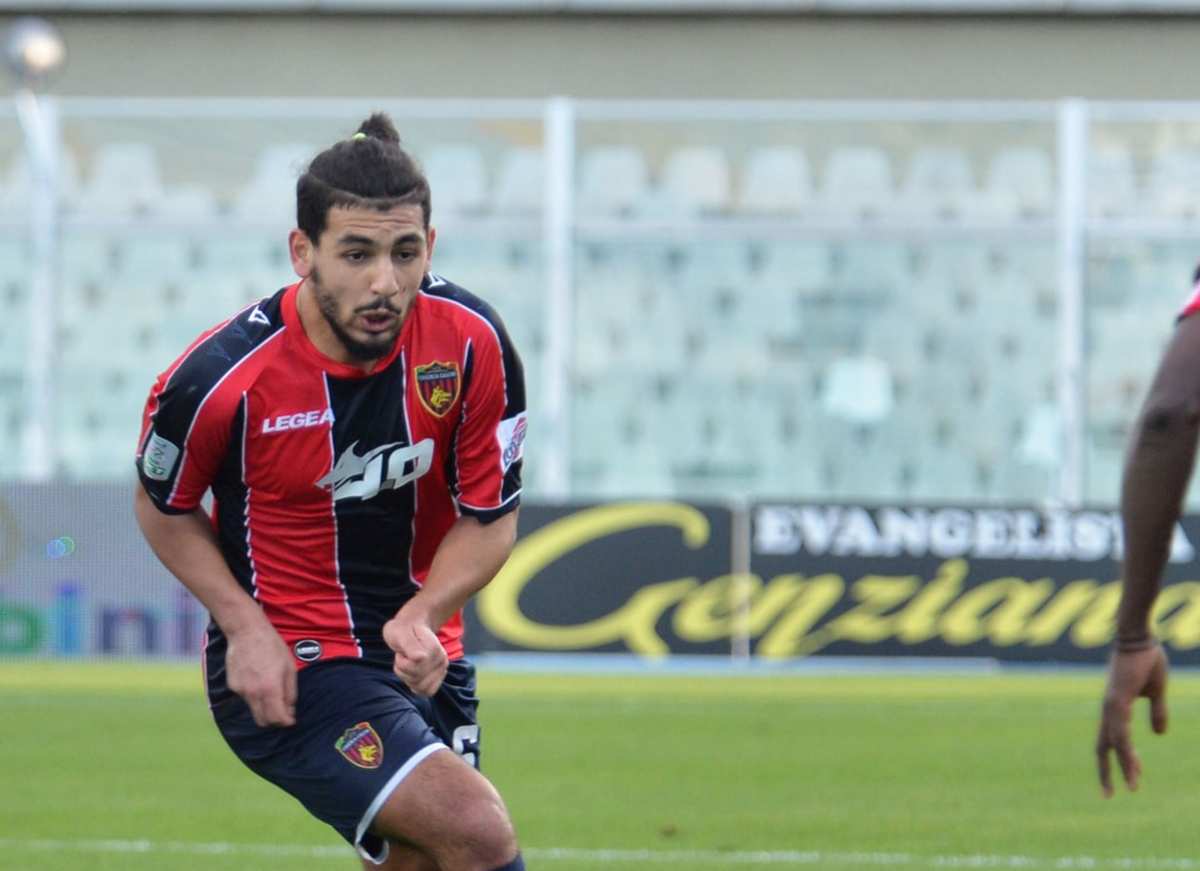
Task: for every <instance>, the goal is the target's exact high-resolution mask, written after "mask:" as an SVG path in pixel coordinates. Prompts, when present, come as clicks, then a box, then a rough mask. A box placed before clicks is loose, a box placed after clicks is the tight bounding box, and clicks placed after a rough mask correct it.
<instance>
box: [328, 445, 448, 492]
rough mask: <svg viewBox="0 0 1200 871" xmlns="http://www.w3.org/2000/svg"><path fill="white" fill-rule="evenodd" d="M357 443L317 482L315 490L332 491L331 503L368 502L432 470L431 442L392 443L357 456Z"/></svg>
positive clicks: (343, 453) (347, 449)
mask: <svg viewBox="0 0 1200 871" xmlns="http://www.w3.org/2000/svg"><path fill="white" fill-rule="evenodd" d="M356 447H358V442H354V444H352V445H350V447H348V448H346V450H345V451H343V452H342V455H341V456H340V457H338V460H337V463H335V464H334V466H333V469H331V470H330V472H329V474H328V475H326V476H325V477H323V478H321V479H320V480H319V481H317V486H318V487H331V488H333V499H334V501H335V502H340V501H341V500H342V499H370V498H372V497H374V496H377V495H378V494H379V492H380V491H381V490H399V489H400V488H401V487H403V486H404V485H405V484H410V483H412V482H413V481H415V480H417V479H418V478H420V477H421V476H422V475H424V474H425V473H426V472H428V471H429V469H430V468H431V467H432V466H433V439H422V440H421V441H419V442H417V443H416V444H415V445H405V444H401V443H400V442H393V443H392V444H390V445H384V446H383V447H381V448H374V449H372V450H370V451H367V453H365V454H363V455H361V456H359V455H358V454H357V453H355V452H354V449H355V448H356Z"/></svg>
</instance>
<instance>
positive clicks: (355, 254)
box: [342, 251, 367, 263]
mask: <svg viewBox="0 0 1200 871" xmlns="http://www.w3.org/2000/svg"><path fill="white" fill-rule="evenodd" d="M342 256H343V257H344V258H346V259H347V260H349V261H350V262H351V263H362V262H363V261H364V260H366V259H367V252H365V251H347V252H346V253H345V254H343V255H342Z"/></svg>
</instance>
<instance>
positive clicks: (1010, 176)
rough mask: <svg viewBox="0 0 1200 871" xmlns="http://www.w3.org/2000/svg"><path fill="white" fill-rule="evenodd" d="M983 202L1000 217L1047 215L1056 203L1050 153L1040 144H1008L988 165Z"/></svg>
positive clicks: (993, 214)
mask: <svg viewBox="0 0 1200 871" xmlns="http://www.w3.org/2000/svg"><path fill="white" fill-rule="evenodd" d="M984 194H985V195H984V198H983V201H982V202H981V206H982V207H983V208H984V209H985V210H986V212H987V213H988V214H989V216H990V217H993V218H996V219H999V220H1013V219H1017V218H1046V217H1049V216H1050V215H1051V213H1052V212H1053V211H1054V207H1055V189H1054V171H1053V168H1052V166H1051V163H1050V155H1049V153H1048V152H1047V151H1045V150H1044V149H1040V148H1031V147H1016V146H1011V147H1005V148H1001V149H1000V150H999V151H997V152H996V155H995V156H994V157H993V158H992V161H991V164H990V166H989V168H988V175H987V183H986V185H985V189H984Z"/></svg>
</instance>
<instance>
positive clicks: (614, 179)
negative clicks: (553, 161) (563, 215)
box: [576, 145, 649, 217]
mask: <svg viewBox="0 0 1200 871" xmlns="http://www.w3.org/2000/svg"><path fill="white" fill-rule="evenodd" d="M648 177H649V173H648V171H647V169H646V161H645V159H644V158H643V157H642V153H641V152H640V151H638V150H637V149H636V148H633V147H631V146H627V145H610V146H600V147H597V148H593V149H591V150H590V151H587V152H586V153H584V155H583V157H582V159H581V161H580V166H579V189H578V191H577V198H576V203H577V206H578V209H579V212H580V214H581V215H583V216H585V217H616V216H619V215H631V214H633V213H634V212H635V211H636V210H637V209H638V206H639V205H640V204H642V203H643V202H644V200H645V199H646V194H647V190H648Z"/></svg>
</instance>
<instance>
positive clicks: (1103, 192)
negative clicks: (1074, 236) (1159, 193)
mask: <svg viewBox="0 0 1200 871" xmlns="http://www.w3.org/2000/svg"><path fill="white" fill-rule="evenodd" d="M1087 178H1088V180H1087V201H1088V214H1089V215H1090V216H1091V217H1093V218H1100V219H1104V218H1120V217H1126V216H1131V215H1137V214H1138V213H1139V212H1140V211H1141V201H1140V197H1139V194H1138V190H1137V183H1136V181H1135V178H1136V174H1135V172H1134V166H1133V155H1132V154H1131V153H1130V151H1129V149H1128V148H1126V147H1125V146H1123V145H1106V146H1101V147H1098V148H1094V149H1092V150H1091V151H1090V152H1089V153H1088V174H1087Z"/></svg>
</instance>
